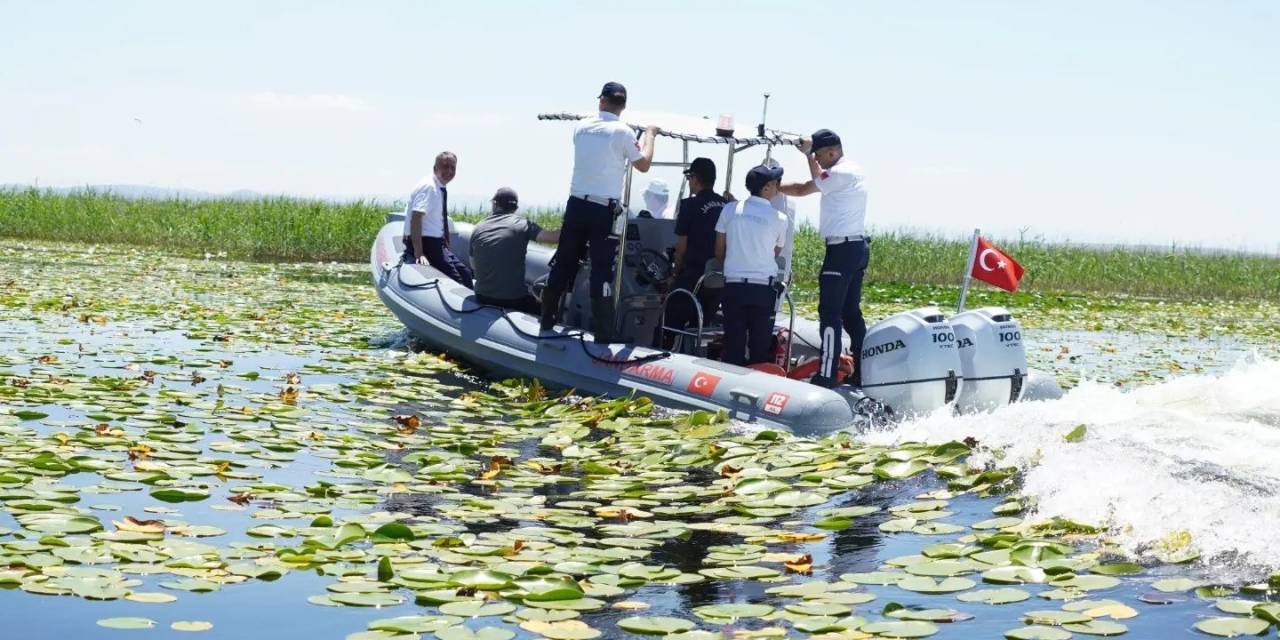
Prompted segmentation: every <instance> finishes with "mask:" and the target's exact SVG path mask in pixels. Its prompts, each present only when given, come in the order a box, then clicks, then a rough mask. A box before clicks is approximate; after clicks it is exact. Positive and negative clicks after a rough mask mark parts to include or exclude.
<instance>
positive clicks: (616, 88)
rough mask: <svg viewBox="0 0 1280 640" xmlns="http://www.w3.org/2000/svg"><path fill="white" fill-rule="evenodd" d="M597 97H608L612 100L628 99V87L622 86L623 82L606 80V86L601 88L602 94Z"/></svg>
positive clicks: (623, 101) (622, 100) (624, 100)
mask: <svg viewBox="0 0 1280 640" xmlns="http://www.w3.org/2000/svg"><path fill="white" fill-rule="evenodd" d="M596 97H597V98H607V99H608V100H609V101H610V102H622V103H625V102H626V101H627V88H626V87H624V86H622V83H621V82H606V83H604V88H602V89H600V95H598V96H596Z"/></svg>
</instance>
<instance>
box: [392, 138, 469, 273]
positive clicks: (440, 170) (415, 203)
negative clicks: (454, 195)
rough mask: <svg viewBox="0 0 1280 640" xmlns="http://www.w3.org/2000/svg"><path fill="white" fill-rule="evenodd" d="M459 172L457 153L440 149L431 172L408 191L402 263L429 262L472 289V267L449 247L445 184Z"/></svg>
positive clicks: (447, 201) (447, 195) (447, 204)
mask: <svg viewBox="0 0 1280 640" xmlns="http://www.w3.org/2000/svg"><path fill="white" fill-rule="evenodd" d="M457 173H458V156H455V155H453V153H452V152H449V151H442V152H441V153H440V155H438V156H436V164H435V167H433V168H432V174H431V175H429V176H427V177H425V178H423V179H422V181H421V182H419V183H418V184H417V186H415V187H414V188H413V193H411V194H409V204H407V205H405V208H404V262H405V263H406V264H429V265H431V266H432V267H435V268H436V270H438V271H440V272H441V273H443V274H444V275H446V276H449V278H451V279H453V280H454V281H456V282H459V283H461V284H463V285H464V286H466V287H467V288H471V282H472V273H471V268H470V267H468V266H467V265H466V263H464V262H463V261H461V260H459V259H458V256H456V255H454V254H453V250H452V249H451V248H450V246H449V245H450V232H449V189H448V186H447V185H448V184H449V182H450V181H452V180H453V177H454V176H455V175H457Z"/></svg>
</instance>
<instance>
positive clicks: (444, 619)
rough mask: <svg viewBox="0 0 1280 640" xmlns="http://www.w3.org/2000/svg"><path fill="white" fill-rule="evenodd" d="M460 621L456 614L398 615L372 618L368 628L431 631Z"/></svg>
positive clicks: (403, 631) (395, 630)
mask: <svg viewBox="0 0 1280 640" xmlns="http://www.w3.org/2000/svg"><path fill="white" fill-rule="evenodd" d="M461 622H462V618H458V617H456V616H400V617H397V618H382V619H381V620H374V621H372V622H370V623H369V629H370V630H372V631H390V632H393V633H432V632H435V631H439V630H440V629H444V628H447V627H451V626H453V625H456V624H459V623H461Z"/></svg>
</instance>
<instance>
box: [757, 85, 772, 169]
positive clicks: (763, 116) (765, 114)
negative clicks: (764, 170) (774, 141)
mask: <svg viewBox="0 0 1280 640" xmlns="http://www.w3.org/2000/svg"><path fill="white" fill-rule="evenodd" d="M768 117H769V92H768V91H766V92H764V111H762V112H761V113H760V126H758V127H756V135H757V136H760V137H761V138H763V137H764V135H765V134H764V131H765V129H764V123H765V122H766V118H768ZM764 159H765V161H766V162H765V164H769V163H768V161H769V160H772V159H773V145H768V146H767V147H765V150H764Z"/></svg>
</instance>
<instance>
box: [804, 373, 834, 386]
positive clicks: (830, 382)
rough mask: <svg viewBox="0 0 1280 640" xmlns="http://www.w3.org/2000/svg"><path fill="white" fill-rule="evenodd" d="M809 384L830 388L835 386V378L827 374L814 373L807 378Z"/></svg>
mask: <svg viewBox="0 0 1280 640" xmlns="http://www.w3.org/2000/svg"><path fill="white" fill-rule="evenodd" d="M809 384H811V385H815V386H819V387H822V388H823V389H832V388H835V386H836V380H835V378H828V377H827V376H822V375H816V376H814V377H812V378H809Z"/></svg>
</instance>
